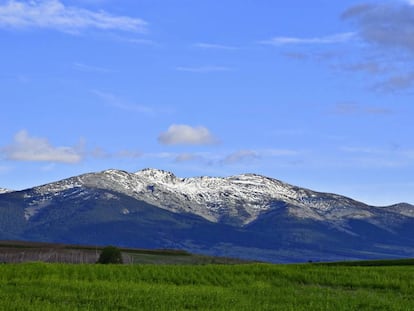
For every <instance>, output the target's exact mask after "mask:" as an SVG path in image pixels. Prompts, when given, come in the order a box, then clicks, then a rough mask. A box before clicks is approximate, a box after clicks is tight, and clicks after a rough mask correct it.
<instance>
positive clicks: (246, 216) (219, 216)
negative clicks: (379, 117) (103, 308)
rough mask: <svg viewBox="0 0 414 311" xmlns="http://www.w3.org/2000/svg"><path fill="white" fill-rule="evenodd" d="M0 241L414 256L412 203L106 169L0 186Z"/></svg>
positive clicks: (312, 255)
mask: <svg viewBox="0 0 414 311" xmlns="http://www.w3.org/2000/svg"><path fill="white" fill-rule="evenodd" d="M0 239H2V240H26V241H42V242H58V243H69V244H87V245H108V244H112V245H118V246H123V247H136V248H168V249H183V250H187V251H190V252H194V253H200V254H206V255H215V256H227V257H237V258H243V259H250V260H258V261H269V262H303V261H333V260H353V259H375V258H403V257H414V206H413V205H410V204H407V203H399V204H395V205H391V206H386V207H376V206H370V205H367V204H364V203H362V202H358V201H356V200H353V199H350V198H347V197H344V196H341V195H337V194H330V193H322V192H316V191H312V190H309V189H305V188H300V187H297V186H293V185H290V184H287V183H284V182H282V181H279V180H276V179H273V178H268V177H265V176H261V175H256V174H241V175H236V176H231V177H226V178H220V177H205V176H204V177H194V178H179V177H176V176H175V175H174V174H173V173H170V172H166V171H162V170H157V169H144V170H141V171H138V172H136V173H128V172H125V171H121V170H106V171H103V172H98V173H88V174H84V175H80V176H76V177H72V178H68V179H65V180H61V181H58V182H54V183H50V184H47V185H42V186H39V187H34V188H30V189H26V190H23V191H10V190H5V189H0Z"/></svg>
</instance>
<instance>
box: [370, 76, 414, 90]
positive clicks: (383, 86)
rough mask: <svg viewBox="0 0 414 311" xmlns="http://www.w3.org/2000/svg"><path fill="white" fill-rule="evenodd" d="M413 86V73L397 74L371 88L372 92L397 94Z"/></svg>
mask: <svg viewBox="0 0 414 311" xmlns="http://www.w3.org/2000/svg"><path fill="white" fill-rule="evenodd" d="M413 86H414V72H408V73H399V74H395V75H392V76H390V77H387V78H386V79H384V80H382V81H380V82H378V83H376V84H375V85H374V86H373V89H374V90H379V91H384V92H391V93H392V92H397V91H401V90H407V89H410V88H411V87H413Z"/></svg>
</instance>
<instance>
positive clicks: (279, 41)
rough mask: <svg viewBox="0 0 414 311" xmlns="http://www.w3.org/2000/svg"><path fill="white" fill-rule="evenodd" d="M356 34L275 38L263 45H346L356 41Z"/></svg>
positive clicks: (263, 42)
mask: <svg viewBox="0 0 414 311" xmlns="http://www.w3.org/2000/svg"><path fill="white" fill-rule="evenodd" d="M354 37H355V33H353V32H345V33H339V34H334V35H330V36H324V37H313V38H299V37H274V38H272V39H270V40H266V41H261V42H260V43H262V44H270V45H287V44H334V43H344V42H348V41H350V40H352V39H354Z"/></svg>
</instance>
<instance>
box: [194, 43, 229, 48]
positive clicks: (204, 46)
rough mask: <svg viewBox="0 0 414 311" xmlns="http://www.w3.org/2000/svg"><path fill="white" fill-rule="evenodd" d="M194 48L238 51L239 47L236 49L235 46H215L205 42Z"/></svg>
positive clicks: (197, 44)
mask: <svg viewBox="0 0 414 311" xmlns="http://www.w3.org/2000/svg"><path fill="white" fill-rule="evenodd" d="M194 46H195V47H198V48H201V49H211V50H237V47H234V46H230V45H223V44H215V43H205V42H200V43H196V44H194Z"/></svg>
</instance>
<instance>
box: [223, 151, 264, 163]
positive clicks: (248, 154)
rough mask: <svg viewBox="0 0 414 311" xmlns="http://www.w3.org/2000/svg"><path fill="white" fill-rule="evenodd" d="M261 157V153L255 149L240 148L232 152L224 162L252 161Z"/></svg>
mask: <svg viewBox="0 0 414 311" xmlns="http://www.w3.org/2000/svg"><path fill="white" fill-rule="evenodd" d="M258 158H259V154H258V153H257V152H256V151H254V150H238V151H236V152H233V153H230V154H229V155H227V156H226V157H225V158H224V159H223V160H222V163H223V164H236V163H240V162H245V161H247V162H250V161H253V160H256V159H258Z"/></svg>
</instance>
